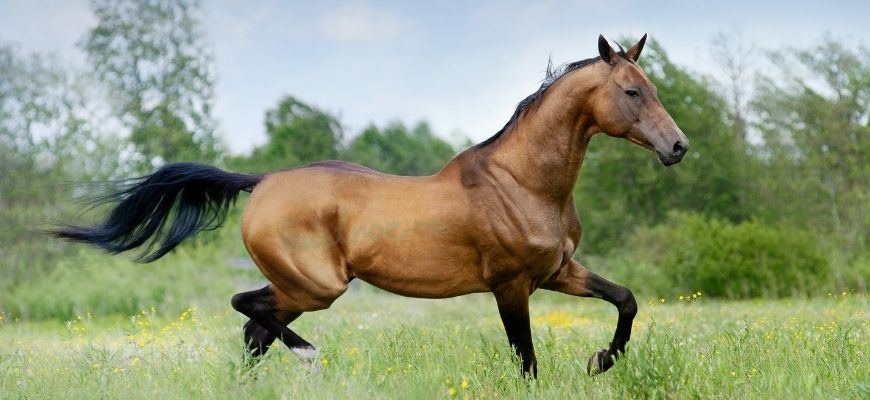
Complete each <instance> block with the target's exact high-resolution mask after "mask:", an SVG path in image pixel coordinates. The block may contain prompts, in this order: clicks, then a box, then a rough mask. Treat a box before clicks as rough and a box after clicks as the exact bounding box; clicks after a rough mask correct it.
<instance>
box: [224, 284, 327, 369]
mask: <svg viewBox="0 0 870 400" xmlns="http://www.w3.org/2000/svg"><path fill="white" fill-rule="evenodd" d="M232 305H233V308H235V309H236V311H238V312H240V313H242V314H244V315H245V316H247V317H248V318H250V319H251V321H249V322H248V323H247V324H245V342H246V344H247V345H248V346H249V347H248V348H249V349H250V350H251V354H252V355H254V356H258V355H261V354H263V353H265V352H266V350H268V349H269V346H270V345H271V344H272V342H274V341H275V339H276V338H278V339H281V341H282V342H284V344H285V345H287V347H289V348H290V350H291V351H293V353H294V354H296V356H297V357H299V358H300V359H303V360H306V361H312V360H314V359H315V358H316V357H317V349H316V348H315V347H314V346H313V345H312V344H311V343H308V342H307V341H306V340H305V339H303V338H301V337H300V336H299V335H297V334H296V332H293V331H292V330H290V328H288V327H287V324H288V323H290V322H291V321H293V320H295V319H296V318H298V317H299V315H301V313H286V312H278V311H276V310H275V308H274V305H273V302H272V292H271V290H270V289H269V286H266V287H264V288H262V289H259V290H253V291H250V292H243V293H239V294H237V295H235V296H233V299H232Z"/></svg>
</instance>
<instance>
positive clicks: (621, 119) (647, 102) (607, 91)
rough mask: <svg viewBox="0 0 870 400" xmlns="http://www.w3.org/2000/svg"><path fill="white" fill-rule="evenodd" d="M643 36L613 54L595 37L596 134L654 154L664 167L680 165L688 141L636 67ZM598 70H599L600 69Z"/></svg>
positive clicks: (593, 112)
mask: <svg viewBox="0 0 870 400" xmlns="http://www.w3.org/2000/svg"><path fill="white" fill-rule="evenodd" d="M644 42H646V35H643V37H642V38H641V39H640V41H638V42H637V44H635V45H634V46H632V47H631V49H629V50H628V51H627V52H622V51H620V52H618V53H617V52H616V51H615V50H613V48H612V47H610V44H609V43H607V39H605V38H604V36H599V37H598V52H599V53H600V55H601V60H602V61H603V63H602V64H603V71H605V72H604V75H605V77H604V79H603V82H602V83H601V84H600V85H599V86H598V88H597V89H596V91H595V93H594V94H593V98H592V115H593V118H594V119H595V124H596V126H597V127H598V130H599V131H601V132H604V133H606V134H608V135H610V136H614V137H621V138H625V139H628V140H629V141H631V142H634V143H636V144H639V145H641V146H643V147H645V148H647V149H650V150H654V151H655V152H656V154H657V155H658V157H659V160H661V162H662V164H664V165H671V164H676V163H678V162H680V160H681V159H682V158H683V155H684V154H686V150H687V149H688V148H689V140H688V139H687V138H686V135H685V134H683V131H681V130H680V128H679V127H677V124H676V123H674V120H673V118H671V116H670V115H669V114H668V112H667V111H665V108H664V107H663V106H662V103H661V101H659V98H658V96H656V87H655V85H653V84H652V82H650V80H649V78H647V76H646V74H645V73H644V72H643V70H641V69H640V67H639V66H638V65H637V63H636V62H637V59H638V57H640V52H641V50H643V45H644ZM599 67H601V66H599Z"/></svg>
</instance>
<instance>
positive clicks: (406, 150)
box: [342, 122, 456, 175]
mask: <svg viewBox="0 0 870 400" xmlns="http://www.w3.org/2000/svg"><path fill="white" fill-rule="evenodd" d="M455 153H456V150H455V149H454V148H453V147H451V146H450V144H448V143H447V142H445V141H444V140H442V139H439V138H438V137H437V136H435V135H434V134H433V133H432V130H431V129H430V128H429V124H427V123H425V122H420V123H418V124H417V125H416V126H414V128H413V129H410V130H409V129H408V128H406V127H405V125H403V124H402V123H401V122H393V123H391V124H389V125H387V126H386V127H384V128H381V129H379V128H378V127H376V126H374V125H369V127H368V128H366V129H365V130H364V131H363V132H362V133H361V134H360V135H359V136H357V137H355V138H354V139H353V140H352V141H351V142H350V145H349V146H348V148H347V150H346V151H344V152H343V153H342V158H344V159H346V160H350V161H354V162H357V163H360V164H363V165H365V166H367V167H369V168H374V169H376V170H379V171H384V172H388V173H393V174H399V175H428V174H433V173H435V172H437V171H438V170H439V169H441V167H443V166H444V164H446V163H447V161H450V159H451V158H453V155H454V154H455Z"/></svg>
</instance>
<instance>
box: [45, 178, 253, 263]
mask: <svg viewBox="0 0 870 400" xmlns="http://www.w3.org/2000/svg"><path fill="white" fill-rule="evenodd" d="M261 179H262V176H255V175H244V174H238V173H232V172H226V171H222V170H220V169H218V168H215V167H212V166H210V165H205V164H197V163H189V162H182V163H174V164H168V165H165V166H163V167H161V168H160V169H158V170H157V171H156V172H154V173H153V174H151V175H146V176H143V177H140V178H134V179H131V180H130V181H128V182H129V183H130V186H129V187H128V188H126V189H123V190H120V191H117V192H114V193H110V194H108V195H105V196H102V197H99V198H98V199H96V203H97V204H113V205H114V206H113V207H112V210H111V212H110V213H109V215H108V216H107V217H106V219H105V220H104V221H103V222H102V223H100V224H99V225H96V226H75V225H65V226H63V227H62V228H61V229H58V230H55V231H52V232H51V233H52V234H54V235H55V236H56V237H59V238H63V239H68V240H72V241H76V242H82V243H89V244H92V245H95V246H98V247H100V248H102V249H104V250H106V251H108V252H110V253H113V254H116V253H120V252H123V251H127V250H131V249H134V248H137V247H140V246H142V245H143V244H145V243H146V242H147V243H148V244H147V247H146V248H145V251H143V253H142V254H141V255H139V256H138V257H137V260H138V261H142V262H151V261H154V260H156V259H158V258H160V257H163V256H164V255H165V254H166V253H168V252H169V251H171V250H172V249H173V248H175V246H177V245H178V244H179V243H181V241H183V240H184V239H187V238H188V237H190V236H193V235H195V234H196V233H198V232H200V231H203V230H211V229H217V228H219V227H220V226H221V225H222V224H223V221H224V218H225V217H226V213H227V210H228V209H229V208H230V206H231V205H232V204H233V203H235V200H236V198H237V197H238V195H239V192H240V191H243V190H244V191H251V190H252V189H253V188H254V186H256V185H257V184H258V183H259V182H260V180H261Z"/></svg>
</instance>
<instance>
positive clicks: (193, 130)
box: [80, 0, 219, 170]
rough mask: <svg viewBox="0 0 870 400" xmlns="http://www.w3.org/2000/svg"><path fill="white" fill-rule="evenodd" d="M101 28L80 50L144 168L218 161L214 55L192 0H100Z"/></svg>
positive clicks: (97, 5) (97, 3)
mask: <svg viewBox="0 0 870 400" xmlns="http://www.w3.org/2000/svg"><path fill="white" fill-rule="evenodd" d="M91 4H92V7H91V8H92V10H93V12H94V14H95V15H96V17H97V25H96V26H95V27H94V28H92V29H91V30H90V31H89V32H88V33H87V35H86V36H85V38H84V39H83V40H82V41H81V43H80V46H81V47H82V49H83V50H84V51H85V52H86V54H87V59H88V61H89V62H90V64H91V65H92V67H93V69H94V71H95V72H96V76H97V77H98V78H99V79H100V80H101V81H102V82H104V83H105V84H106V85H107V88H108V89H109V92H110V95H111V104H112V105H113V106H114V107H115V112H116V113H117V115H118V116H119V118H120V121H121V122H122V123H123V124H124V125H125V126H126V127H127V128H128V129H129V130H130V141H131V142H132V143H133V144H134V146H135V150H136V153H137V154H136V156H137V157H136V161H137V162H138V164H139V165H140V166H141V168H142V169H145V170H147V169H151V168H153V167H154V166H156V165H159V164H162V163H164V162H171V161H181V160H197V161H204V162H213V161H215V160H216V159H217V158H218V156H219V151H218V150H219V147H218V143H217V141H216V139H215V135H214V130H215V121H214V119H213V117H212V97H213V86H214V78H213V72H212V70H211V54H210V51H209V49H208V46H206V44H205V43H204V38H203V34H202V32H201V29H200V25H199V21H198V20H197V14H198V12H199V5H198V3H197V2H195V1H189V0H141V1H138V0H121V1H118V0H94V1H93V2H92V3H91Z"/></svg>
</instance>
